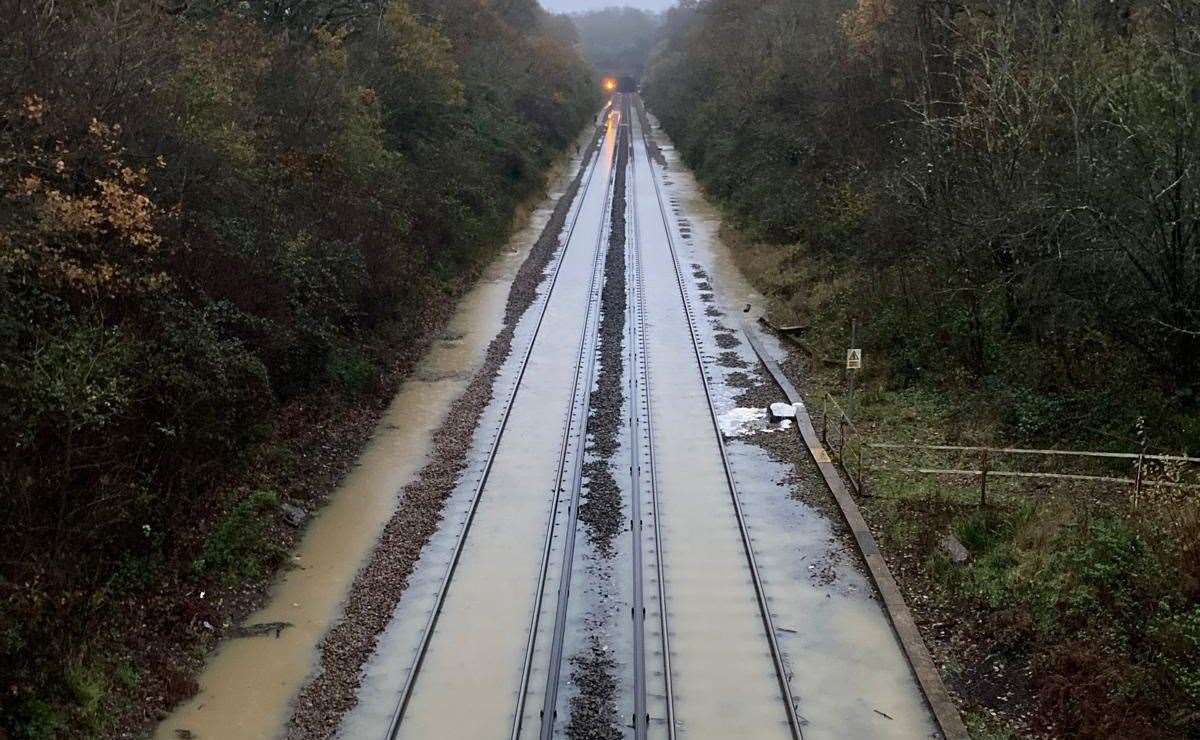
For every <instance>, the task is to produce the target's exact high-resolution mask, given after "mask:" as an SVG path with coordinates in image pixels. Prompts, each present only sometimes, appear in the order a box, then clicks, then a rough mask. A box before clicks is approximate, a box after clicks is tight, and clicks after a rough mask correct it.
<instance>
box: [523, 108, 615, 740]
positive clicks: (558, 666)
mask: <svg viewBox="0 0 1200 740" xmlns="http://www.w3.org/2000/svg"><path fill="white" fill-rule="evenodd" d="M614 108H615V106H614ZM618 115H619V116H620V117H619V118H618V119H617V126H616V130H617V138H616V142H615V146H614V147H613V167H612V172H611V175H612V177H611V179H610V182H609V186H608V190H607V191H606V193H605V196H606V197H605V203H604V216H603V223H602V225H601V228H600V240H601V242H603V240H604V236H605V235H606V234H608V233H609V232H610V228H611V224H612V216H611V213H610V209H611V208H612V198H613V195H614V193H613V190H614V189H615V186H614V183H615V181H616V178H617V166H616V163H617V162H620V161H621V133H620V132H621V126H622V125H623V123H624V115H623V114H620V113H618ZM628 145H629V137H628V135H626V137H625V146H628ZM609 248H611V246H610V247H609ZM600 251H602V250H600V248H599V245H597V253H598V254H599V252H600ZM599 261H600V260H599V257H597V265H599ZM597 269H599V267H597ZM600 282H603V281H600ZM593 290H595V291H596V305H599V300H600V296H599V293H600V288H599V287H598V286H593ZM599 313H600V312H599V311H595V312H594V314H595V315H594V316H593V317H592V318H593V319H594V320H595V326H594V327H593V331H592V332H591V338H592V339H593V350H594V341H595V340H596V339H597V337H596V333H597V331H598V330H599V323H600V318H599ZM589 360H590V362H589V365H588V375H587V383H586V384H585V386H584V387H583V388H582V389H581V392H582V394H583V401H582V409H581V413H580V417H581V418H580V423H581V424H582V426H581V428H580V430H579V432H578V436H577V438H576V445H577V446H578V449H577V450H576V454H575V466H574V470H573V471H572V478H571V508H570V510H569V512H570V513H569V516H568V517H567V522H566V531H565V539H564V541H563V554H562V565H561V567H560V568H559V574H558V604H557V607H556V609H555V614H554V633H553V636H552V637H551V641H550V665H549V667H548V668H547V670H546V691H545V695H544V696H543V697H542V726H541V732H540V733H539V737H540V738H541V740H550V738H552V737H554V723H555V721H556V719H557V716H558V684H559V678H560V675H561V673H562V654H563V643H564V642H565V641H566V634H567V606H568V603H569V601H570V596H571V574H572V570H573V566H574V563H575V532H576V529H577V528H578V521H577V520H578V517H579V494H580V492H581V489H582V488H583V457H584V451H585V444H586V433H587V427H586V422H587V416H588V412H589V408H590V402H591V390H592V384H593V383H594V381H595V372H594V370H595V365H596V355H595V352H594V351H592V352H590V353H589Z"/></svg>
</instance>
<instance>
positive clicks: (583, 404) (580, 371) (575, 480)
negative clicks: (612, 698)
mask: <svg viewBox="0 0 1200 740" xmlns="http://www.w3.org/2000/svg"><path fill="white" fill-rule="evenodd" d="M613 157H614V159H615V157H616V149H615V147H614V150H613ZM615 176H616V168H615V167H614V168H613V169H612V170H610V172H609V177H608V182H607V183H606V184H605V194H604V204H603V206H602V208H601V211H600V214H601V215H600V230H599V231H598V232H597V234H596V246H595V247H594V248H593V250H594V254H593V257H592V276H591V288H590V290H589V292H588V308H587V313H586V314H585V316H584V328H583V334H582V335H581V336H580V338H579V351H578V355H577V359H576V362H575V376H574V380H573V385H572V388H573V391H572V395H571V407H570V409H569V411H568V415H567V422H566V426H565V428H564V430H563V438H562V445H561V447H560V448H559V455H558V473H557V475H556V478H555V481H554V504H553V506H552V508H551V510H550V515H549V516H548V517H547V519H546V533H545V535H544V544H543V546H542V557H541V561H540V564H539V569H538V581H537V583H538V586H537V590H536V592H535V595H534V601H533V608H532V614H531V616H530V623H529V632H528V634H527V636H526V638H525V657H524V659H523V661H522V664H521V680H520V682H519V684H518V688H517V705H516V708H515V709H514V711H513V722H512V730H511V733H510V737H511V738H512V740H517V738H518V737H520V734H521V727H522V725H523V723H524V719H525V702H526V698H527V696H528V694H529V680H530V678H531V676H532V674H533V655H534V648H535V646H536V644H537V633H538V629H539V626H540V624H541V614H542V602H543V601H544V599H545V592H546V578H547V576H548V574H549V570H550V555H551V553H552V551H553V544H554V528H555V525H556V523H557V520H558V511H559V503H560V501H561V499H562V490H563V484H564V482H565V479H566V472H567V457H568V455H569V453H570V452H571V440H572V439H574V440H575V450H574V454H575V456H574V466H573V468H572V477H571V495H570V499H571V505H570V508H569V509H568V512H567V519H568V523H567V531H568V533H569V536H570V538H571V542H570V549H571V550H574V531H575V519H576V518H577V517H578V491H579V487H580V482H581V478H582V473H583V451H584V450H583V444H584V438H585V435H584V431H585V427H584V425H585V424H586V422H587V416H588V409H589V398H588V396H589V393H590V390H591V385H592V378H593V376H594V374H595V373H594V368H595V354H596V353H595V344H596V333H597V328H598V326H599V318H598V314H599V311H597V310H596V306H597V305H598V303H599V301H600V291H601V288H602V285H603V280H602V279H601V276H602V274H603V263H604V260H603V256H604V253H605V250H604V248H603V247H604V236H605V234H607V233H608V226H607V224H608V219H607V216H608V210H609V207H610V203H611V200H612V183H613V179H614V178H615ZM585 366H586V370H585ZM562 577H563V575H562V574H560V579H561V578H562ZM560 588H561V582H560ZM568 588H569V584H568ZM547 681H549V677H547ZM544 711H545V709H544V708H543V712H544Z"/></svg>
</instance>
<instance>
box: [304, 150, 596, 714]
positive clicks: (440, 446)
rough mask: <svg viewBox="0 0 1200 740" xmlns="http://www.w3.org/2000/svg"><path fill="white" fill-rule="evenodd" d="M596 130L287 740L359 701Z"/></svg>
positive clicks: (354, 594) (367, 570)
mask: <svg viewBox="0 0 1200 740" xmlns="http://www.w3.org/2000/svg"><path fill="white" fill-rule="evenodd" d="M602 134H603V132H602V130H597V131H596V133H595V135H594V136H593V137H592V141H591V143H590V144H589V145H588V148H587V150H586V151H585V153H584V155H583V160H582V161H583V163H584V165H583V166H581V167H580V169H579V172H577V173H576V175H575V177H574V178H573V179H572V181H571V183H570V185H569V186H568V187H567V190H566V192H564V193H563V195H562V196H561V197H560V198H559V200H558V202H557V203H556V204H555V207H554V211H553V212H552V213H551V215H550V219H549V220H548V221H547V222H546V226H545V227H544V228H543V230H542V233H541V235H539V237H538V239H537V241H536V242H535V243H534V245H533V247H532V248H531V249H530V252H529V256H528V257H527V258H526V260H525V262H524V263H523V264H522V265H521V267H520V269H519V270H518V271H517V274H516V276H515V278H514V279H513V283H512V287H511V289H510V291H509V294H508V302H507V304H506V305H505V311H504V324H503V328H502V329H501V331H500V332H499V333H498V334H497V335H496V336H495V337H494V338H493V339H492V341H491V343H490V344H489V345H488V349H487V353H486V355H485V359H484V362H483V366H482V367H481V368H480V369H479V371H478V372H476V374H475V377H474V378H473V379H472V380H471V383H470V384H469V385H468V387H467V389H466V391H465V392H464V393H463V395H462V397H461V398H469V399H471V400H472V401H471V403H457V402H456V403H454V404H452V405H451V407H450V411H449V413H448V415H447V417H446V419H445V421H443V422H442V425H441V427H440V428H439V429H438V430H437V432H436V433H435V434H434V437H433V445H432V451H431V453H430V462H429V463H427V464H426V465H425V467H424V468H422V470H421V472H420V474H419V475H418V476H417V478H416V479H415V480H414V481H413V482H412V483H410V484H409V485H407V486H405V488H404V490H403V492H402V496H401V502H402V503H401V505H400V506H399V508H398V509H397V510H396V513H395V514H393V516H392V518H391V519H390V520H389V521H388V523H387V525H386V526H385V527H384V531H383V535H382V537H381V538H380V540H379V542H378V543H377V544H376V546H375V550H374V552H373V553H372V554H371V557H370V559H369V560H368V562H367V563H366V564H365V565H364V566H363V567H362V569H361V570H360V571H359V572H358V575H357V576H356V577H355V579H354V583H353V584H352V585H351V588H350V593H349V595H348V596H347V598H346V601H345V603H344V605H343V614H342V616H341V618H340V620H339V621H338V622H337V623H336V624H335V625H334V626H333V627H332V628H331V629H330V631H329V632H328V633H327V634H326V636H325V637H324V639H323V640H322V641H321V644H320V659H319V661H318V665H317V668H316V670H315V672H314V674H313V677H312V678H311V679H310V680H309V682H308V683H307V684H305V686H304V687H303V688H302V689H301V690H300V693H299V695H298V696H297V698H296V702H295V705H294V708H293V713H292V717H291V719H290V721H289V723H288V727H287V730H286V733H285V736H286V737H288V738H327V737H330V736H331V735H332V734H333V733H334V732H335V730H336V729H337V726H338V723H339V722H340V721H341V718H342V715H343V714H345V712H346V711H347V710H349V709H350V708H351V707H353V706H354V704H355V702H356V701H357V689H358V685H359V678H360V674H361V670H362V666H363V665H364V664H365V663H366V661H367V660H368V658H370V656H371V654H372V653H373V652H374V651H375V644H376V639H377V637H378V635H379V633H380V632H381V631H383V629H384V628H385V627H387V624H388V622H389V621H390V619H391V615H392V613H393V612H394V611H395V608H396V605H397V604H398V603H399V602H400V598H401V596H402V595H403V593H404V590H405V588H406V587H407V586H408V578H409V576H410V575H411V573H412V569H413V565H414V564H415V563H416V561H417V559H418V557H419V556H420V554H421V549H422V548H423V547H424V545H425V543H426V542H427V541H428V539H429V537H430V536H431V535H432V534H433V533H434V532H435V531H436V530H437V527H438V523H439V522H440V521H441V518H442V507H443V504H444V502H445V499H446V497H447V496H448V495H449V494H450V493H451V491H453V490H454V487H455V486H456V485H457V484H458V481H459V478H460V477H461V475H462V473H463V471H464V470H465V469H466V468H467V463H468V460H467V452H468V450H469V449H470V446H471V440H472V439H473V437H474V433H475V429H476V428H477V427H478V425H479V421H480V418H481V417H482V414H483V411H484V409H485V408H486V406H487V405H488V404H489V403H490V402H491V400H492V398H493V394H494V388H493V386H494V380H495V378H496V375H497V374H498V373H499V370H500V367H501V366H502V365H503V363H504V361H505V360H506V359H507V358H508V356H509V354H510V352H511V351H512V344H513V335H514V332H515V331H516V326H517V323H518V321H519V320H520V318H521V316H522V315H523V314H524V313H525V311H526V310H527V309H528V308H529V307H530V306H531V305H533V303H534V301H535V300H536V298H537V295H538V287H539V286H540V285H541V283H542V281H543V279H544V278H545V273H546V268H547V266H548V265H549V264H550V261H551V259H553V257H554V255H555V253H556V252H557V251H558V249H559V246H560V240H559V234H560V233H561V231H562V228H563V225H564V224H565V223H566V218H567V214H568V212H569V211H570V208H571V203H572V202H573V201H574V199H575V196H576V194H577V193H578V191H579V188H580V186H581V184H582V181H583V176H584V174H585V173H586V170H587V167H586V163H588V162H590V161H591V158H592V156H593V155H594V154H595V152H596V150H597V148H598V147H599V145H600V141H601V137H602Z"/></svg>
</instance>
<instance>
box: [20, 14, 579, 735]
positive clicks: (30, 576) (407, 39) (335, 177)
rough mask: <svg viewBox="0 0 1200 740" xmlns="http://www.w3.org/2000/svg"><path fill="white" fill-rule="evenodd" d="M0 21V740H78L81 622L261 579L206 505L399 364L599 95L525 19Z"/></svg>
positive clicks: (87, 694) (554, 22)
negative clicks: (304, 408) (170, 581)
mask: <svg viewBox="0 0 1200 740" xmlns="http://www.w3.org/2000/svg"><path fill="white" fill-rule="evenodd" d="M0 16H2V17H3V18H4V19H5V20H4V25H5V29H4V33H3V34H0V191H2V192H3V197H2V198H0V509H2V510H3V511H4V517H3V519H2V521H0V541H2V542H3V543H4V544H3V548H2V552H0V676H3V679H2V681H0V691H2V696H0V736H14V737H26V736H28V737H35V736H47V735H52V734H56V733H64V734H70V735H72V736H78V735H80V734H85V733H88V732H93V733H99V734H104V727H105V722H106V720H105V718H104V717H103V716H102V715H103V713H102V712H100V711H98V704H99V703H100V701H101V698H102V694H103V687H104V686H107V685H113V686H116V685H118V684H123V685H125V687H126V688H131V687H132V686H133V685H134V684H136V680H137V672H138V669H139V666H136V665H122V666H117V667H116V668H115V669H114V668H113V667H112V666H107V665H104V664H103V663H102V661H99V659H98V658H96V656H97V654H98V653H102V651H103V646H102V645H97V642H98V641H103V640H104V639H106V632H105V630H104V629H103V627H104V625H105V624H106V623H107V620H110V619H111V618H113V616H114V612H119V611H121V610H122V609H124V608H125V607H124V606H123V605H125V604H127V603H129V600H130V599H131V597H132V598H136V597H137V595H138V594H142V593H144V594H147V595H149V594H154V593H156V591H157V590H158V589H159V587H160V586H161V583H162V581H163V579H165V578H167V577H168V574H165V573H164V572H163V570H164V568H163V565H164V564H166V563H172V564H177V565H178V566H179V568H180V569H182V572H180V573H176V574H172V577H176V578H184V579H192V580H195V581H199V582H201V583H203V582H206V581H211V582H213V583H214V584H220V583H231V582H234V583H236V582H237V581H238V580H239V579H241V578H245V577H253V576H255V575H259V574H261V571H262V568H263V567H267V566H269V562H267V561H269V557H266V556H265V555H264V554H263V553H261V552H259V553H252V552H245V551H244V550H245V548H246V546H247V543H250V544H253V543H254V542H255V541H256V540H255V538H256V537H258V536H260V535H261V532H260V530H261V526H262V525H261V522H260V521H259V520H258V519H256V512H260V511H262V510H270V509H272V508H273V507H275V506H276V505H277V496H276V495H275V494H274V493H272V492H269V491H264V492H259V493H257V494H255V495H254V496H252V497H250V498H246V499H244V500H242V501H240V502H238V501H228V500H226V498H227V497H222V495H221V494H222V490H223V486H224V487H225V488H228V486H227V485H225V484H228V483H229V481H230V480H236V478H237V475H238V473H237V471H238V470H239V469H240V468H241V467H242V466H243V465H244V464H245V460H246V457H247V454H248V451H249V450H252V449H255V447H256V445H258V444H259V443H261V442H262V441H263V440H266V439H268V438H270V437H272V435H273V426H274V425H275V424H276V420H277V419H279V418H280V416H281V411H283V410H286V409H288V408H289V407H294V406H296V405H298V404H299V405H303V404H310V405H312V404H316V405H319V404H321V403H325V402H326V401H327V400H328V399H330V398H353V397H355V396H356V395H357V394H362V393H365V392H368V391H370V390H371V389H372V388H373V387H374V386H375V384H376V383H377V380H378V379H379V378H380V377H381V375H382V374H384V373H386V372H387V371H388V369H389V368H392V367H394V366H395V365H396V364H397V363H402V362H404V361H406V360H411V355H412V354H413V352H414V347H416V346H417V344H418V343H419V342H420V341H421V338H422V337H423V336H425V335H426V334H427V333H428V331H429V330H430V326H431V324H432V323H434V322H435V321H436V319H437V317H438V316H439V315H441V314H443V313H444V310H445V306H446V304H447V303H448V302H449V301H450V299H452V298H453V296H454V295H455V294H456V293H457V292H458V291H459V290H460V289H461V287H462V286H463V285H464V284H466V283H468V282H469V281H470V280H471V279H472V277H473V275H474V274H475V271H476V269H477V267H478V266H479V265H480V264H481V262H482V261H483V260H484V259H486V258H487V257H488V256H490V254H491V253H492V252H493V250H494V248H496V247H497V245H498V244H500V243H502V241H503V239H504V238H505V235H506V233H507V230H508V226H509V223H510V221H511V219H512V217H513V214H514V210H515V209H516V207H517V205H518V204H519V203H520V202H521V201H522V200H523V199H526V198H529V197H530V196H532V195H533V194H535V193H536V192H537V191H538V190H539V188H540V187H541V186H542V179H543V174H544V171H545V169H546V167H547V165H548V164H549V163H550V161H551V159H552V158H553V157H554V156H555V154H556V153H557V152H559V151H560V150H562V149H564V148H565V147H566V146H567V145H568V143H569V142H571V141H572V140H573V139H574V136H575V135H576V133H577V132H578V131H579V129H580V127H581V126H582V125H583V123H584V122H585V121H587V120H588V119H589V117H590V116H591V114H592V113H593V112H594V108H595V106H596V105H597V103H598V101H597V100H596V99H595V97H594V96H595V93H594V92H593V85H592V81H591V77H590V71H589V70H588V69H587V68H586V67H585V65H584V64H583V63H582V61H581V60H580V59H579V57H578V56H577V53H576V51H575V49H574V47H573V42H574V38H573V29H572V27H571V25H570V23H569V22H567V21H566V20H565V19H564V18H562V17H553V16H549V15H547V14H545V13H544V12H543V11H542V10H541V9H540V8H539V7H538V6H537V4H536V2H534V0H494V1H493V2H484V3H480V2H476V1H474V0H411V1H410V2H405V0H306V1H305V2H299V3H279V2H268V1H267V0H252V1H251V2H239V1H236V0H203V1H194V2H188V3H168V2H163V3H142V2H132V3H131V2H106V1H104V0H69V1H67V2H54V1H51V0H35V1H33V2H29V1H27V0H2V1H0ZM214 509H215V510H217V511H221V512H225V513H226V514H225V515H223V516H224V517H225V518H224V519H223V521H220V522H219V525H218V526H214V527H213V531H212V534H211V536H210V537H209V539H208V540H207V541H204V542H202V543H201V544H200V545H199V546H197V547H194V548H193V551H184V552H180V551H179V550H180V548H181V547H183V545H181V544H180V543H181V542H186V543H194V542H195V537H194V536H193V535H194V532H193V530H194V529H195V525H196V523H197V522H200V521H205V520H206V516H205V512H210V511H212V510H214ZM185 533H187V536H186V537H185V536H184V534H185ZM267 555H269V553H267ZM264 558H265V560H264ZM172 606H173V605H172V604H171V603H170V602H169V599H168V600H166V601H164V600H163V599H162V598H161V597H156V601H154V602H153V604H152V605H151V608H150V613H149V614H148V615H146V616H144V617H142V619H145V620H153V619H154V614H153V611H154V609H156V608H157V609H167V608H171V607H172ZM135 618H137V617H135ZM143 625H144V623H143ZM96 666H100V667H96Z"/></svg>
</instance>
